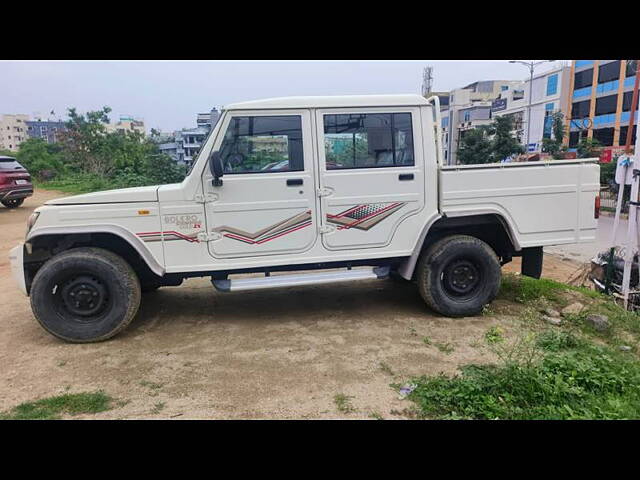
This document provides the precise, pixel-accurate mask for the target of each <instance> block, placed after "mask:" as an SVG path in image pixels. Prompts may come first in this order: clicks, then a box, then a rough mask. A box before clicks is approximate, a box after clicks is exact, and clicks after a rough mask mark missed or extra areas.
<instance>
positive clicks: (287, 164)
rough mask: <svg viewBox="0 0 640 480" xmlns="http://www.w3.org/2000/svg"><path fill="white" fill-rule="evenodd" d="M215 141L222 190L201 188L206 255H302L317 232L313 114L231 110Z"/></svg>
mask: <svg viewBox="0 0 640 480" xmlns="http://www.w3.org/2000/svg"><path fill="white" fill-rule="evenodd" d="M221 132H223V135H222V138H220V139H217V140H216V145H215V146H214V149H215V150H218V151H219V152H220V155H221V159H222V162H223V167H224V176H223V177H222V180H223V185H221V186H213V185H212V182H211V176H210V174H209V172H208V171H207V172H206V173H205V175H204V176H203V182H204V185H203V188H204V192H205V194H208V195H206V197H207V202H206V208H205V212H206V217H207V231H208V232H209V240H210V241H209V252H210V254H211V255H213V256H214V257H218V258H234V257H249V256H259V255H273V254H289V253H299V252H303V251H305V250H307V249H309V248H311V246H312V245H313V243H314V241H315V240H316V235H317V225H316V218H317V215H316V213H317V212H316V202H315V199H316V185H315V179H314V161H313V148H312V141H311V115H310V113H309V111H308V110H279V111H277V112H271V113H268V112H265V111H254V112H251V111H247V112H239V111H234V112H232V113H231V115H229V116H227V117H226V118H225V124H224V125H222V130H221Z"/></svg>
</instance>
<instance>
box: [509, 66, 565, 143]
mask: <svg viewBox="0 0 640 480" xmlns="http://www.w3.org/2000/svg"><path fill="white" fill-rule="evenodd" d="M547 62H555V60H542V61H540V62H523V61H521V60H509V63H519V64H521V65H524V66H525V67H527V68H528V69H529V105H528V107H527V152H528V151H529V143H530V140H531V138H530V135H531V103H532V94H533V72H534V71H535V69H536V67H537V66H538V65H542V64H543V63H547Z"/></svg>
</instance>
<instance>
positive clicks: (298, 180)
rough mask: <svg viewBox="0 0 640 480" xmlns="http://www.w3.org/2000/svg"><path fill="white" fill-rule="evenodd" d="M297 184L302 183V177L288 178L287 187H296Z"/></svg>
mask: <svg viewBox="0 0 640 480" xmlns="http://www.w3.org/2000/svg"><path fill="white" fill-rule="evenodd" d="M296 185H302V179H301V178H288V179H287V187H295V186H296Z"/></svg>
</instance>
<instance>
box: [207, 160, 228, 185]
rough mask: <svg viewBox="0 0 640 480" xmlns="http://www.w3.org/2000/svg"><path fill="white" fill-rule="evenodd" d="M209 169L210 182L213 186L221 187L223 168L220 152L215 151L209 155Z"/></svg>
mask: <svg viewBox="0 0 640 480" xmlns="http://www.w3.org/2000/svg"><path fill="white" fill-rule="evenodd" d="M209 169H210V170H211V174H212V175H213V180H212V181H211V184H212V185H213V186H214V187H221V186H222V176H223V175H224V168H223V167H222V157H221V155H220V152H218V151H215V152H213V153H212V154H211V156H210V157H209Z"/></svg>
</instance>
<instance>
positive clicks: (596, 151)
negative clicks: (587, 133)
mask: <svg viewBox="0 0 640 480" xmlns="http://www.w3.org/2000/svg"><path fill="white" fill-rule="evenodd" d="M601 148H602V143H600V141H599V140H597V139H595V138H587V137H584V138H582V139H580V142H578V148H577V150H578V158H592V157H599V156H600V149H601Z"/></svg>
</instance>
